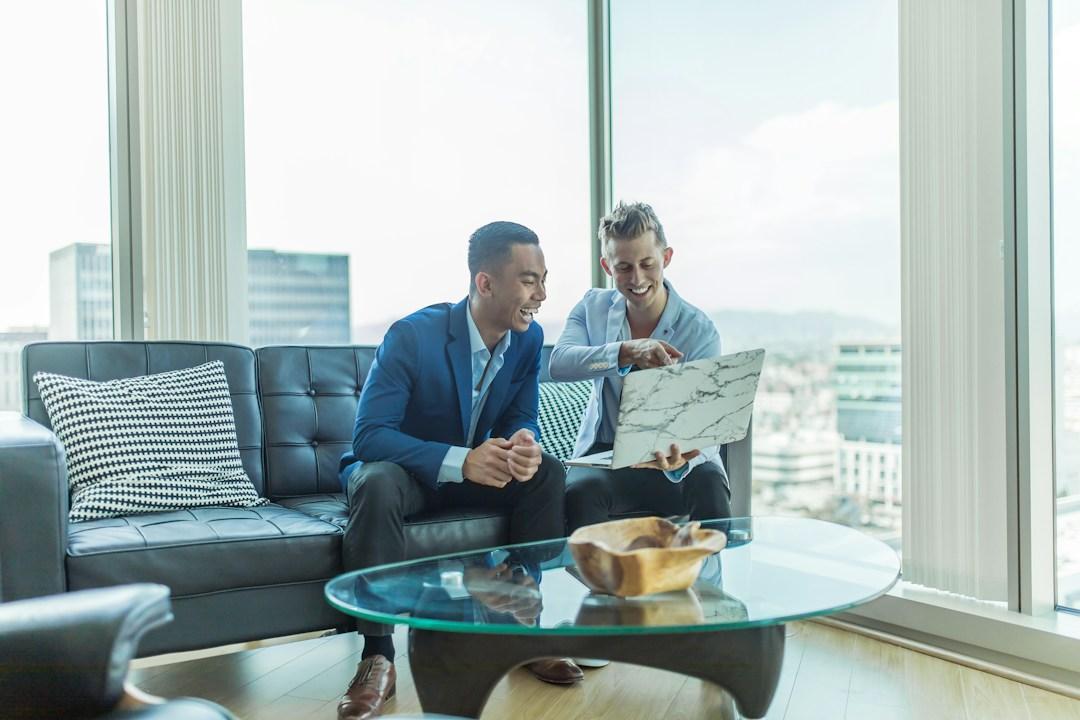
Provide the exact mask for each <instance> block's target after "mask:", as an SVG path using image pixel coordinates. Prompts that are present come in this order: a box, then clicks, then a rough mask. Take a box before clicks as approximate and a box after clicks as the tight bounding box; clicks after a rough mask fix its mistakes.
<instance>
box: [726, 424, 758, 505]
mask: <svg viewBox="0 0 1080 720" xmlns="http://www.w3.org/2000/svg"><path fill="white" fill-rule="evenodd" d="M724 448H725V457H724V468H725V469H726V470H727V475H728V482H729V483H730V484H731V515H732V517H750V500H751V497H752V494H753V490H754V488H753V484H752V482H751V480H752V478H751V473H752V469H753V455H754V420H753V418H751V419H750V426H749V427H748V428H747V430H746V437H744V438H743V439H742V440H739V441H738V442H733V443H728V444H727V445H725V446H724Z"/></svg>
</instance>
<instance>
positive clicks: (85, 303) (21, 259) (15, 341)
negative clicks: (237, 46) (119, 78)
mask: <svg viewBox="0 0 1080 720" xmlns="http://www.w3.org/2000/svg"><path fill="white" fill-rule="evenodd" d="M105 11H106V6H105V3H104V2H87V1H85V0H56V2H49V3H11V4H9V5H5V6H4V10H3V24H2V26H0V66H2V67H3V68H4V72H3V73H2V75H0V96H2V97H3V98H4V110H3V112H0V158H2V161H0V162H2V165H3V169H2V170H0V248H2V251H3V262H0V410H17V409H20V408H21V403H22V390H21V385H20V382H19V355H20V352H21V350H22V347H23V345H25V344H26V343H28V342H34V341H38V340H45V339H51V340H101V339H108V338H112V336H113V317H112V266H111V259H110V251H109V243H110V225H109V103H108V98H109V95H108V68H109V65H108V35H107V29H106V17H105V14H106V13H105Z"/></svg>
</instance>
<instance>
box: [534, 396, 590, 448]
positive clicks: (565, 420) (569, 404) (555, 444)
mask: <svg viewBox="0 0 1080 720" xmlns="http://www.w3.org/2000/svg"><path fill="white" fill-rule="evenodd" d="M592 387H593V384H592V381H590V380H581V381H579V382H542V383H540V438H541V442H542V443H543V445H544V449H545V450H547V451H548V452H549V453H551V454H552V455H554V456H555V457H557V458H558V459H559V460H562V461H563V462H565V461H567V460H569V459H570V457H571V456H572V455H573V452H574V441H575V440H577V435H578V429H579V428H580V427H581V418H582V417H583V416H584V415H585V406H586V405H587V404H588V402H589V396H590V395H592Z"/></svg>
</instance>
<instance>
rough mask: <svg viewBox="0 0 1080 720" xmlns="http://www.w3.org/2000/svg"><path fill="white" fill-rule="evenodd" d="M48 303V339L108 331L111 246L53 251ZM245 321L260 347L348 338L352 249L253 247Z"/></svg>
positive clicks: (84, 336)
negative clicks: (342, 252)
mask: <svg viewBox="0 0 1080 720" xmlns="http://www.w3.org/2000/svg"><path fill="white" fill-rule="evenodd" d="M49 305H50V308H49V338H50V339H55V340H102V339H107V338H111V337H112V336H113V332H112V265H111V253H110V248H109V246H108V245H92V244H88V243H75V244H72V245H67V246H65V247H63V248H61V249H59V250H57V251H55V252H53V253H51V254H50V255H49ZM248 329H249V342H250V344H251V345H253V346H256V347H257V346H260V345H272V344H277V343H303V344H305V345H320V344H325V345H337V344H347V343H349V341H350V339H349V335H350V328H349V256H348V255H329V254H322V253H288V252H277V251H274V250H248Z"/></svg>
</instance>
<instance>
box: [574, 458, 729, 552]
mask: <svg viewBox="0 0 1080 720" xmlns="http://www.w3.org/2000/svg"><path fill="white" fill-rule="evenodd" d="M610 449H611V445H610V444H605V443H597V444H595V445H593V446H592V447H591V448H590V449H589V452H588V453H586V454H592V453H597V452H605V451H607V450H610ZM628 513H649V514H652V515H662V516H667V515H686V514H689V515H690V519H691V520H712V519H714V518H727V517H731V490H730V489H729V488H728V480H727V474H726V473H725V472H724V471H723V470H722V469H721V468H720V466H719V465H715V464H713V463H702V464H701V465H698V466H697V467H696V468H694V469H693V470H691V471H690V472H689V473H688V474H687V475H686V476H685V477H683V479H682V481H681V482H677V483H673V482H671V481H670V480H668V478H667V476H666V475H664V473H663V472H661V471H659V470H635V469H633V468H622V469H620V470H603V469H600V468H582V467H572V468H570V472H569V473H568V474H567V476H566V521H567V524H568V525H569V529H570V532H573V531H574V530H577V529H578V528H579V527H583V526H585V525H593V524H595V523H600V522H607V521H608V520H610V519H611V517H612V516H613V515H623V514H628Z"/></svg>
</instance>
